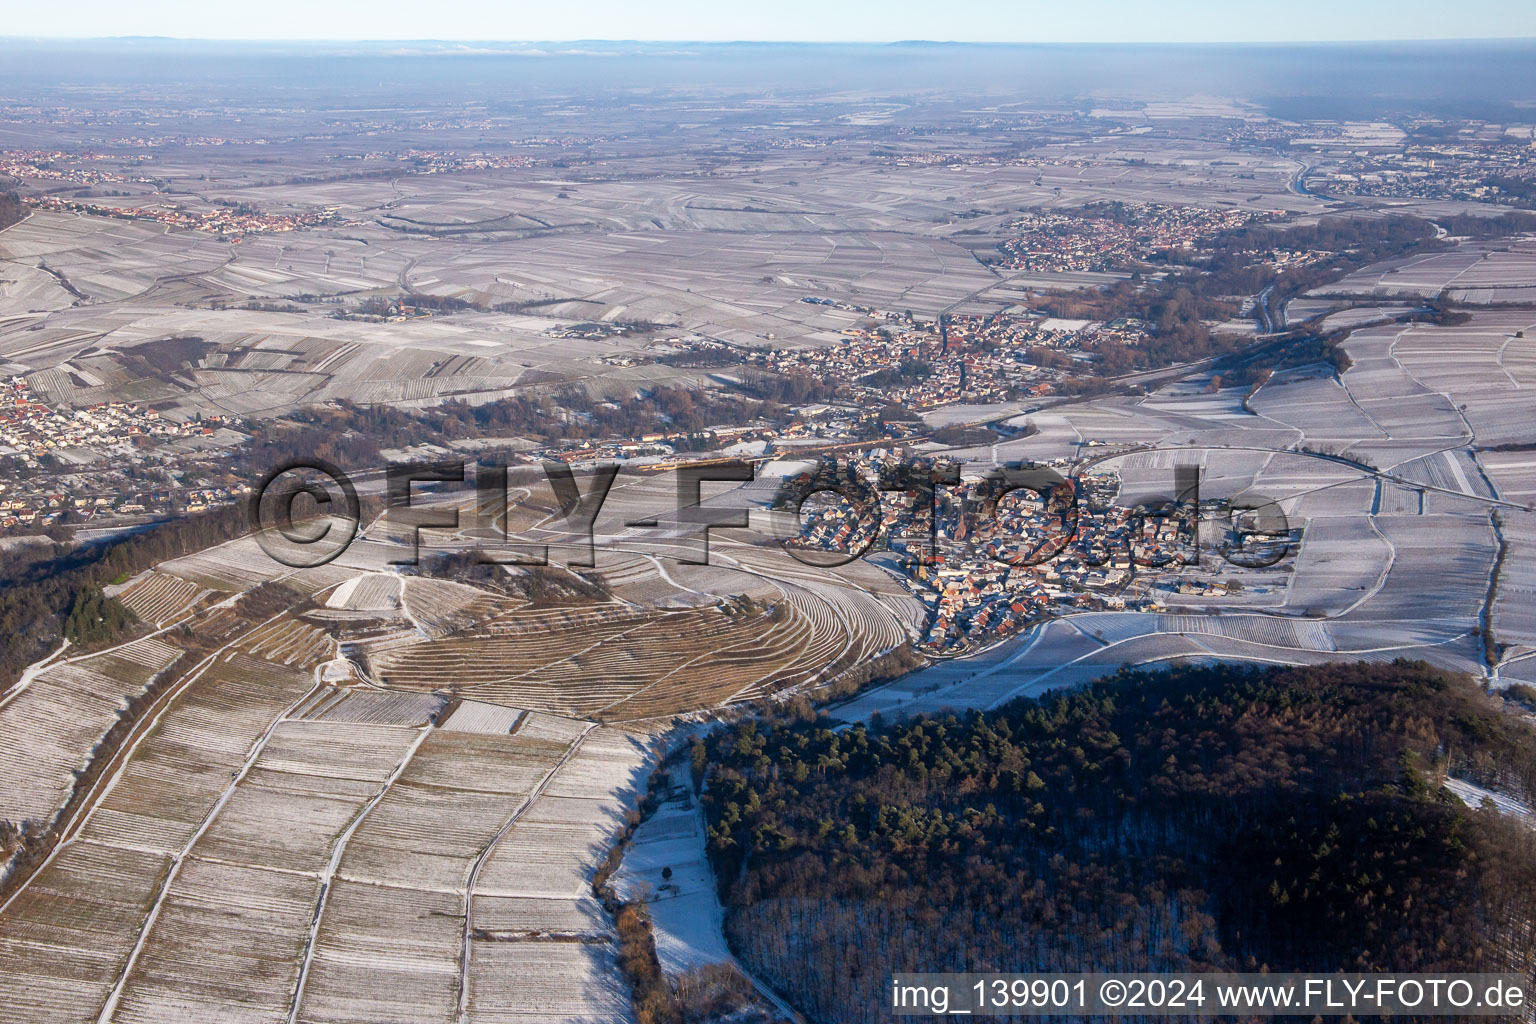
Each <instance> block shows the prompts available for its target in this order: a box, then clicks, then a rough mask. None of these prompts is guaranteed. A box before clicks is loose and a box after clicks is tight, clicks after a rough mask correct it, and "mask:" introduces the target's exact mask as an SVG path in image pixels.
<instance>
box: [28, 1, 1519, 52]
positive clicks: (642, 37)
mask: <svg viewBox="0 0 1536 1024" xmlns="http://www.w3.org/2000/svg"><path fill="white" fill-rule="evenodd" d="M5 28H6V31H7V32H8V33H9V34H10V35H9V38H17V39H58V40H66V39H76V40H86V39H97V40H105V39H131V38H159V39H166V40H179V41H208V42H223V41H237V40H238V41H245V42H253V43H272V42H354V43H356V42H363V41H366V42H379V43H388V42H402V41H416V42H420V41H424V40H429V39H430V40H433V41H451V42H462V43H476V44H481V45H484V44H486V43H488V42H493V43H499V44H506V43H528V42H569V41H581V42H659V43H675V42H687V43H693V44H703V43H819V42H825V43H868V44H882V43H893V42H901V41H922V42H927V41H932V42H954V43H1004V44H1031V43H1034V44H1071V43H1090V44H1094V43H1099V44H1111V45H1120V44H1136V43H1173V44H1181V45H1187V44H1200V43H1215V44H1229V43H1230V44H1242V43H1268V42H1278V43H1282V44H1286V45H1289V44H1297V43H1300V44H1306V43H1334V42H1344V43H1349V42H1354V43H1361V42H1388V43H1393V42H1440V41H1450V40H1489V41H1492V40H1510V39H1530V38H1536V5H1532V4H1529V3H1526V2H1519V0H1459V2H1458V3H1456V4H1454V5H1450V4H1446V3H1444V2H1443V0H1351V2H1349V3H1342V4H1341V3H1338V2H1336V0H1290V2H1289V3H1287V4H1285V5H1284V6H1269V7H1258V6H1255V7H1247V6H1238V5H1232V4H1230V3H1226V2H1223V0H1165V2H1164V3H1161V4H1157V5H1151V4H1145V3H1142V2H1139V0H1079V2H1078V3H1076V4H1073V5H1071V6H1070V7H1064V6H1061V5H1055V4H1051V5H1047V4H1043V3H1031V2H1029V0H1023V2H1020V0H972V2H971V3H969V4H966V5H964V6H960V7H955V6H943V5H936V4H932V3H929V2H927V0H882V2H881V3H879V4H875V3H870V2H866V0H779V2H778V3H776V4H774V5H773V6H772V7H771V8H767V7H762V8H759V7H745V6H741V7H737V6H732V5H721V4H718V3H715V2H713V0H655V2H652V3H648V4H644V5H636V4H633V3H631V2H629V0H587V2H586V3H584V4H582V5H580V6H579V7H578V6H576V5H546V6H537V7H535V6H528V7H522V6H517V7H509V6H506V5H501V4H494V3H490V2H487V0H438V3H436V4H434V5H432V7H431V8H430V9H429V10H425V11H424V10H423V9H422V8H421V7H420V5H417V4H415V3H411V2H408V0H368V2H366V3H365V2H363V0H336V2H333V3H328V4H314V3H308V2H305V0H268V2H266V3H264V4H262V5H261V6H260V7H259V8H257V7H235V6H222V5H208V4H201V3H197V4H193V3H188V2H186V0H142V2H140V3H137V4H133V5H124V4H121V3H118V2H116V0H78V2H77V3H74V4H69V5H52V6H50V5H37V4H33V5H27V6H26V7H23V8H21V9H18V10H16V11H12V12H8V14H7V19H6V26H5ZM1111 36H1112V37H1113V38H1111Z"/></svg>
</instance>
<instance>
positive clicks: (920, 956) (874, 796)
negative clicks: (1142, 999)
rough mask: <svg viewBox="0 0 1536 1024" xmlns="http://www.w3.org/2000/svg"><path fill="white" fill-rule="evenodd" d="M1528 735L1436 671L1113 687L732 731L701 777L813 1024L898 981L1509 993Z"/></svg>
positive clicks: (1515, 966) (1183, 672)
mask: <svg viewBox="0 0 1536 1024" xmlns="http://www.w3.org/2000/svg"><path fill="white" fill-rule="evenodd" d="M1527 714H1528V713H1527V712H1526V711H1525V710H1524V709H1522V708H1520V707H1519V706H1517V705H1515V704H1513V703H1506V702H1505V701H1504V700H1503V699H1501V698H1499V697H1497V696H1491V695H1488V694H1485V693H1484V692H1483V691H1482V690H1481V689H1480V688H1479V687H1478V686H1476V685H1475V684H1474V683H1472V682H1471V681H1470V680H1468V679H1466V678H1462V677H1454V676H1450V675H1447V674H1445V673H1442V672H1440V671H1439V670H1436V669H1433V668H1430V667H1428V666H1426V665H1424V664H1422V663H1410V662H1398V663H1395V664H1390V665H1368V664H1355V665H1343V664H1341V665H1330V666H1321V667H1312V668H1298V669H1267V670H1254V669H1246V668H1239V667H1230V666H1223V667H1212V668H1186V669H1176V670H1173V671H1171V672H1168V673H1130V672H1125V673H1122V674H1121V675H1120V676H1119V677H1117V678H1114V679H1111V680H1107V681H1104V682H1101V683H1099V684H1096V685H1094V686H1092V687H1089V688H1087V689H1084V690H1081V691H1078V692H1074V693H1070V694H1065V695H1055V696H1047V697H1046V698H1044V699H1042V700H1041V701H1039V702H1036V701H1033V700H1025V701H1020V702H1016V703H1013V704H1011V705H1008V706H1006V707H1004V708H1002V709H1000V710H997V711H995V712H990V713H985V714H982V713H973V714H969V715H966V716H963V717H958V716H950V717H943V718H929V719H923V720H914V721H909V722H903V723H899V724H884V725H882V724H880V723H879V722H878V721H877V722H876V723H875V724H874V725H872V726H871V727H865V726H864V725H862V724H855V725H853V726H851V727H849V728H847V729H845V730H844V731H841V732H837V731H834V729H833V724H834V723H829V722H828V720H827V719H826V718H825V717H823V718H821V719H819V720H814V721H804V720H801V721H779V722H768V723H755V722H752V721H747V722H744V723H742V724H740V725H738V726H736V727H733V728H731V729H728V730H723V731H721V732H718V733H716V734H714V735H713V736H712V737H710V738H709V740H708V741H707V745H700V746H698V747H696V748H695V751H694V764H695V773H696V777H698V778H700V781H702V783H703V785H704V802H705V806H706V808H707V813H708V817H709V824H710V856H711V859H712V861H713V863H714V866H715V869H716V873H717V877H718V878H719V879H720V880H721V881H720V884H721V889H722V897H723V899H724V902H725V904H726V907H727V914H728V920H727V934H728V937H729V939H730V941H731V943H732V946H733V948H734V949H735V950H736V951H737V953H738V954H739V955H740V956H741V957H742V958H743V960H744V961H745V962H746V964H747V966H748V967H749V968H750V969H751V970H753V971H755V972H757V973H759V974H760V976H761V977H762V978H763V979H764V980H766V981H768V982H769V983H770V984H772V985H774V986H775V987H777V988H778V989H779V990H780V991H781V992H782V993H783V994H784V995H785V996H787V997H788V998H789V999H790V1001H791V1002H793V1003H794V1004H796V1005H797V1006H799V1007H800V1008H801V1009H802V1010H804V1011H805V1012H806V1013H807V1014H808V1015H809V1016H810V1017H811V1018H812V1019H814V1020H818V1021H829V1022H830V1021H848V1020H877V1019H882V1014H881V1012H880V1010H879V1009H878V1008H879V1006H880V1005H881V1003H880V1000H881V995H882V986H884V985H885V984H886V983H887V979H888V978H889V975H890V973H891V972H892V971H894V970H935V971H1005V970H1006V971H1032V970H1034V971H1041V970H1044V971H1050V970H1063V971H1093V970H1150V971H1169V970H1185V969H1190V970H1223V969H1229V970H1258V969H1262V968H1266V967H1267V968H1271V969H1275V970H1282V969H1284V970H1309V971H1335V970H1353V971H1384V970H1394V971H1426V970H1469V971H1470V970H1486V971H1496V970H1518V971H1520V972H1523V973H1526V974H1531V973H1532V970H1533V966H1536V959H1533V958H1536V952H1533V951H1536V835H1533V833H1532V830H1531V828H1530V826H1529V824H1528V823H1523V822H1521V821H1519V820H1518V819H1515V818H1512V817H1510V816H1507V815H1506V816H1500V815H1499V814H1497V813H1495V812H1493V811H1491V810H1482V809H1471V808H1468V807H1467V806H1466V805H1464V804H1463V803H1461V802H1460V801H1459V800H1458V799H1457V798H1456V797H1454V796H1452V795H1451V794H1449V793H1448V792H1446V791H1445V790H1444V789H1443V788H1442V786H1441V781H1442V779H1443V778H1444V777H1445V776H1446V775H1447V774H1449V775H1452V776H1455V777H1457V778H1462V779H1467V780H1470V781H1475V782H1477V783H1479V784H1481V785H1484V786H1487V787H1490V788H1498V789H1500V790H1503V791H1504V792H1507V793H1509V794H1511V795H1514V796H1517V797H1518V798H1519V799H1521V800H1523V801H1525V802H1526V803H1527V805H1528V806H1529V805H1530V804H1532V803H1533V801H1532V799H1531V797H1532V794H1533V793H1536V729H1533V728H1532V725H1531V721H1530V719H1529V718H1528V717H1526V716H1527Z"/></svg>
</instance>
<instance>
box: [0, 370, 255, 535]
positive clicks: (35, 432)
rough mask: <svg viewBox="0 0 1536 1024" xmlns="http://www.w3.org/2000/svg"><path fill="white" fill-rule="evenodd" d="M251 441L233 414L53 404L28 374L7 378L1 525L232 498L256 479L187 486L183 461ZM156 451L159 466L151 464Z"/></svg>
mask: <svg viewBox="0 0 1536 1024" xmlns="http://www.w3.org/2000/svg"><path fill="white" fill-rule="evenodd" d="M246 440H247V435H245V434H243V433H241V432H240V431H239V430H237V429H235V423H234V421H232V420H229V419H228V418H226V417H222V416H216V415H212V416H206V417H202V418H199V419H194V420H185V421H177V420H175V419H171V418H169V417H162V416H161V415H160V414H159V413H158V412H157V411H156V410H154V409H152V408H149V407H148V406H144V405H140V404H137V403H131V402H108V403H105V404H102V405H93V406H86V407H83V408H79V409H73V410H67V411H66V410H56V409H51V408H49V407H48V406H47V405H45V404H43V403H42V402H40V401H38V400H37V399H36V398H35V397H34V396H33V395H32V393H31V391H30V389H29V388H28V386H27V382H26V379H25V378H22V377H12V378H10V379H9V380H6V381H4V382H3V383H0V529H3V530H13V529H17V528H22V529H25V528H29V527H48V526H55V525H62V524H66V523H81V522H88V521H92V520H106V519H117V520H120V521H122V522H128V521H131V519H132V518H133V517H141V516H145V515H147V514H154V513H169V512H176V511H187V512H199V511H202V510H204V509H207V508H211V507H213V506H215V505H223V504H227V503H229V502H231V501H235V500H238V499H239V498H240V497H241V496H243V495H244V494H248V493H249V492H250V487H249V485H218V486H202V485H198V484H190V485H188V486H182V481H181V480H180V479H179V477H180V476H181V463H182V462H183V461H196V456H198V455H199V454H200V453H212V454H213V455H214V457H216V458H217V457H220V456H221V455H222V454H223V453H224V452H225V451H227V450H228V449H230V448H233V447H235V446H237V445H239V444H243V443H244V442H245V441H246ZM149 453H154V454H155V455H156V456H157V459H156V461H157V462H159V463H160V465H159V466H154V467H151V466H149V465H147V460H146V459H145V458H144V457H145V455H146V454H149ZM45 470H47V472H45ZM87 471H88V472H87Z"/></svg>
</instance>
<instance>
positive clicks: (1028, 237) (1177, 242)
mask: <svg viewBox="0 0 1536 1024" xmlns="http://www.w3.org/2000/svg"><path fill="white" fill-rule="evenodd" d="M1278 216H1281V214H1280V213H1279V212H1278V211H1276V212H1273V213H1267V214H1256V213H1254V212H1252V211H1248V210H1208V209H1205V208H1203V207H1198V206H1168V205H1164V204H1161V203H1091V204H1089V205H1087V206H1084V207H1081V208H1079V209H1076V210H1071V211H1067V212H1057V211H1046V210H1039V211H1031V212H1029V213H1025V214H1023V215H1021V216H1019V217H1017V218H1015V219H1014V220H1012V221H1010V222H1009V223H1008V225H1007V228H1006V230H1008V231H1009V232H1011V233H1012V236H1011V237H1009V238H1008V239H1006V240H1005V241H1003V242H1001V243H999V244H998V249H999V250H1000V251H1001V252H1002V254H1003V258H1002V265H1003V266H1006V267H1008V268H1010V269H1014V270H1038V271H1050V272H1061V271H1106V270H1118V269H1121V268H1123V267H1126V266H1128V265H1130V264H1133V263H1136V262H1138V261H1140V260H1144V259H1146V258H1147V257H1149V256H1152V255H1153V254H1155V253H1159V252H1168V251H1178V250H1185V249H1192V248H1194V247H1195V246H1197V245H1198V244H1199V243H1200V242H1201V241H1202V240H1204V239H1207V238H1210V237H1211V236H1213V235H1216V234H1218V233H1220V232H1223V231H1229V230H1232V229H1234V228H1239V227H1242V226H1244V225H1245V224H1248V223H1250V222H1252V221H1254V220H1257V219H1265V220H1268V219H1273V218H1275V217H1278Z"/></svg>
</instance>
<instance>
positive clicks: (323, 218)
mask: <svg viewBox="0 0 1536 1024" xmlns="http://www.w3.org/2000/svg"><path fill="white" fill-rule="evenodd" d="M25 202H26V203H27V204H28V205H29V206H32V207H35V208H37V209H42V210H53V211H55V212H59V213H83V214H88V215H92V216H97V217H117V218H120V219H122V220H147V221H154V222H155V223H157V224H165V225H168V226H170V227H173V228H184V229H187V230H191V231H208V232H212V233H214V234H216V235H219V236H221V237H225V238H228V239H230V240H231V241H235V242H238V241H239V240H240V239H241V238H242V237H243V236H245V235H260V234H272V233H276V232H283V231H300V230H303V229H305V228H314V227H322V226H327V225H335V224H340V223H341V222H342V221H341V216H340V214H339V213H338V212H337V211H336V209H334V208H326V209H324V210H318V211H307V212H304V213H260V212H257V211H255V210H244V209H236V208H233V207H224V206H221V207H216V208H214V209H211V210H180V209H173V208H160V207H154V206H109V205H106V204H104V203H96V202H84V201H81V200H75V199H66V198H64V197H63V196H53V195H49V196H27V197H26V199H25Z"/></svg>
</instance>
